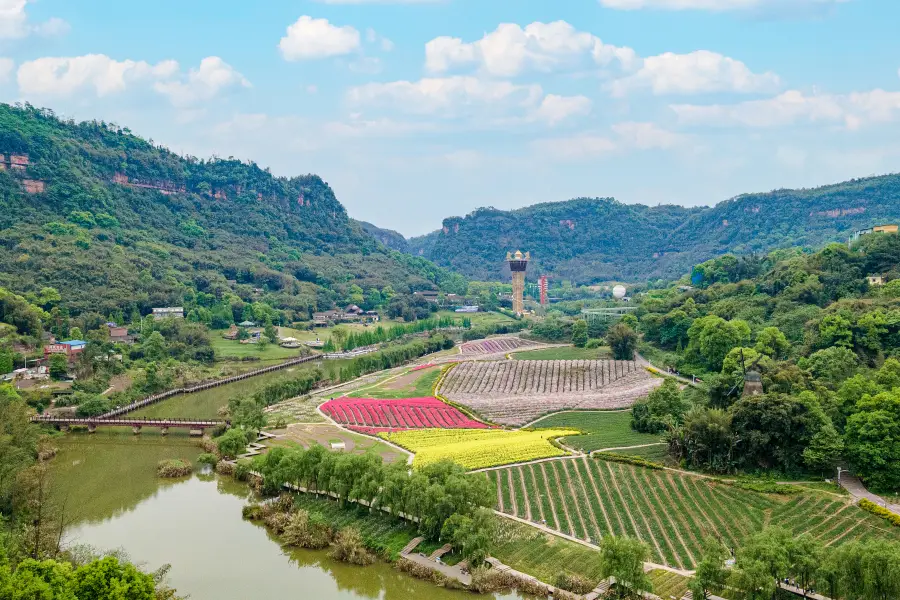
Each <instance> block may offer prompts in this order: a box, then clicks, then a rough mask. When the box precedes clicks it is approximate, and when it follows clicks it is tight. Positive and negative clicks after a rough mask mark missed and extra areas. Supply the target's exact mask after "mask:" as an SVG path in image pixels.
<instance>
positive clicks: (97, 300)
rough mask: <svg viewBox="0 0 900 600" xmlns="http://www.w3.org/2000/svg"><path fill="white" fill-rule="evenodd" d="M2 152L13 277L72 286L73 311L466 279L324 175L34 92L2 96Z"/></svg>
mask: <svg viewBox="0 0 900 600" xmlns="http://www.w3.org/2000/svg"><path fill="white" fill-rule="evenodd" d="M0 154H2V155H3V160H2V161H0V164H2V165H3V169H2V170H0V287H3V288H7V289H10V290H13V291H15V292H17V293H20V294H29V293H38V292H39V291H40V290H41V289H42V288H44V287H53V288H56V289H57V290H60V291H61V292H62V291H63V290H64V293H63V294H62V295H63V296H64V298H65V306H66V308H68V309H69V310H70V311H71V312H72V313H81V312H86V311H92V312H95V313H100V314H104V315H106V314H110V313H111V312H112V311H114V310H123V311H129V310H135V309H137V310H139V311H141V312H143V313H146V312H148V311H149V309H150V308H151V307H153V306H167V305H182V304H183V303H186V304H193V303H194V300H196V298H197V297H198V295H201V296H202V295H204V294H205V295H206V296H203V297H204V298H212V299H213V300H215V299H216V298H222V297H223V295H225V294H236V295H238V296H241V297H242V298H243V299H244V300H246V301H255V300H259V299H265V301H266V302H267V303H268V304H270V305H271V306H274V307H276V308H280V309H282V310H285V311H288V312H290V311H293V312H294V313H296V315H298V316H303V315H304V314H308V313H309V312H310V311H312V310H321V309H325V308H330V307H331V306H332V305H333V304H334V303H335V302H338V303H340V302H344V301H346V300H347V299H348V298H353V297H354V294H357V295H358V294H360V292H359V290H365V291H366V292H367V293H368V290H383V289H385V288H386V287H388V286H389V287H390V289H391V290H393V291H394V292H396V293H404V292H409V291H410V290H416V289H434V288H435V287H442V288H444V289H447V290H448V291H453V290H455V289H456V288H459V287H460V279H461V278H460V277H459V276H454V275H450V274H449V273H448V272H446V271H444V270H442V269H438V268H436V267H435V266H434V265H432V264H430V263H428V262H427V261H425V260H422V259H418V258H413V257H412V256H409V255H403V254H400V253H398V252H395V251H392V250H389V249H387V248H385V247H384V246H383V245H381V244H380V243H378V242H376V241H375V240H374V239H372V238H371V237H370V236H369V235H367V234H365V233H364V232H363V230H362V228H361V226H360V225H359V224H357V223H356V222H354V221H352V220H351V219H349V218H348V216H347V213H346V211H345V209H344V207H343V206H342V205H341V204H340V202H338V200H337V199H336V198H335V196H334V193H333V191H332V190H331V188H330V187H329V186H328V184H327V183H326V182H324V181H323V180H322V179H321V178H320V177H318V176H316V175H303V176H299V177H291V178H284V177H274V176H272V174H271V173H269V172H268V171H267V170H264V169H261V168H260V167H258V166H257V165H256V164H254V163H252V162H241V161H239V160H236V159H232V158H228V159H219V158H213V159H211V160H201V159H198V158H195V157H180V156H178V155H176V154H174V153H172V152H170V151H168V150H167V149H165V148H162V147H159V146H156V145H154V144H153V142H152V141H148V140H145V139H142V138H140V137H137V136H135V135H133V134H132V133H131V132H130V131H129V130H128V129H127V128H123V127H120V126H116V125H113V124H108V123H99V122H84V123H76V122H74V121H63V120H61V119H59V118H57V117H56V116H54V115H53V113H52V112H50V111H47V110H39V109H35V108H32V107H30V106H26V107H11V106H9V105H0ZM26 163H27V164H26ZM462 285H463V287H464V282H463V283H462ZM354 286H358V288H357V287H354ZM198 304H201V305H203V304H208V303H204V302H198ZM304 318H305V317H304Z"/></svg>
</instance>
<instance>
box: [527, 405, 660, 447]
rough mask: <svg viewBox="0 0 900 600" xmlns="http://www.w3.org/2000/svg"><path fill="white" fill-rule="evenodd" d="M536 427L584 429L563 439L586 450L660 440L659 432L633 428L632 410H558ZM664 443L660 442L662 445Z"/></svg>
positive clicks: (535, 425) (569, 444)
mask: <svg viewBox="0 0 900 600" xmlns="http://www.w3.org/2000/svg"><path fill="white" fill-rule="evenodd" d="M533 427H536V428H541V429H559V428H563V429H564V428H571V429H577V430H579V431H583V432H584V435H576V436H571V437H567V438H564V439H563V443H565V444H566V445H568V446H571V447H573V448H578V449H579V450H583V451H585V452H593V451H594V450H601V449H603V448H621V447H623V446H640V445H643V444H653V443H655V442H661V441H662V438H661V436H658V435H651V434H647V433H638V432H637V431H634V430H633V429H632V428H631V411H615V412H609V411H606V412H604V411H584V412H566V413H557V414H555V415H550V416H548V417H545V418H543V419H541V420H540V421H538V422H537V423H535V424H534V425H533ZM662 447H663V446H660V448H662Z"/></svg>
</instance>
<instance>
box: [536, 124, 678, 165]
mask: <svg viewBox="0 0 900 600" xmlns="http://www.w3.org/2000/svg"><path fill="white" fill-rule="evenodd" d="M684 139H685V138H684V136H682V135H679V134H677V133H673V132H671V131H666V130H665V129H660V128H659V127H657V126H656V125H654V124H653V123H633V122H626V123H617V124H615V125H613V126H612V132H611V134H599V133H591V132H587V133H580V134H577V135H572V136H564V137H554V138H544V139H538V140H535V141H534V142H532V143H531V148H532V150H533V151H534V152H536V153H537V154H539V155H541V156H543V157H546V158H548V159H550V160H556V161H564V162H569V161H579V160H589V159H598V158H605V157H607V156H610V155H613V154H621V153H625V152H629V151H633V150H657V149H659V150H668V149H671V148H674V147H675V146H677V145H679V144H681V143H682V142H683V141H684Z"/></svg>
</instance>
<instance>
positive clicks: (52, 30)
mask: <svg viewBox="0 0 900 600" xmlns="http://www.w3.org/2000/svg"><path fill="white" fill-rule="evenodd" d="M28 2H29V0H0V39H20V38H24V37H27V36H29V35H31V34H38V35H43V36H48V37H53V36H57V35H63V34H65V33H66V32H68V31H69V24H68V23H66V22H65V21H63V20H62V19H58V18H52V19H49V20H48V21H45V22H43V23H32V22H31V21H29V19H28V14H27V13H26V11H25V8H26V6H27V4H28Z"/></svg>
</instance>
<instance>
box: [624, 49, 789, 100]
mask: <svg viewBox="0 0 900 600" xmlns="http://www.w3.org/2000/svg"><path fill="white" fill-rule="evenodd" d="M779 85H780V81H779V78H778V76H777V75H775V74H774V73H768V72H767V73H754V72H752V71H751V70H750V69H749V68H748V67H747V65H745V64H744V63H742V62H741V61H739V60H735V59H733V58H729V57H727V56H723V55H721V54H718V53H717V52H710V51H708V50H697V51H696V52H691V53H689V54H674V53H672V52H666V53H665V54H660V55H658V56H651V57H648V58H645V59H644V60H643V64H642V65H641V68H640V69H638V71H637V72H635V73H634V74H632V75H629V76H628V77H625V78H622V79H619V80H617V81H615V82H613V83H612V85H611V90H612V93H613V95H614V96H625V95H626V94H628V93H630V92H633V91H636V90H650V91H651V92H652V93H654V94H656V95H665V94H698V93H708V92H737V93H753V92H767V91H774V90H776V89H777V88H778V86H779Z"/></svg>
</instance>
